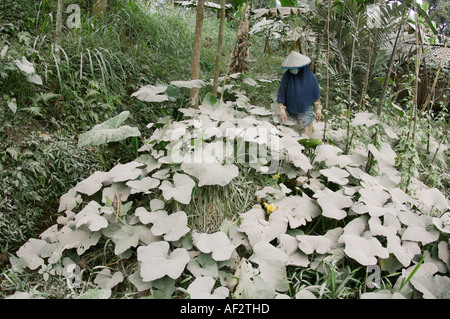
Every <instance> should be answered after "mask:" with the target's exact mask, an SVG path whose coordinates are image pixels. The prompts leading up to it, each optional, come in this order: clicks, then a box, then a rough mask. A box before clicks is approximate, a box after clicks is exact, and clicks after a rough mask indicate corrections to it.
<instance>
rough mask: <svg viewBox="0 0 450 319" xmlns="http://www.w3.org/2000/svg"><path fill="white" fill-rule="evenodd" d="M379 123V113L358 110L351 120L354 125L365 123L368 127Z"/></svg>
mask: <svg viewBox="0 0 450 319" xmlns="http://www.w3.org/2000/svg"><path fill="white" fill-rule="evenodd" d="M378 123H380V120H379V119H378V117H377V115H376V114H374V113H370V112H358V113H356V114H355V117H354V118H353V120H352V121H351V125H353V126H359V125H365V126H367V127H371V126H373V125H375V124H378Z"/></svg>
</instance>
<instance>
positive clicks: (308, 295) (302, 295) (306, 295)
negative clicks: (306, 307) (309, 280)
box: [295, 288, 317, 299]
mask: <svg viewBox="0 0 450 319" xmlns="http://www.w3.org/2000/svg"><path fill="white" fill-rule="evenodd" d="M295 299H317V297H316V295H315V294H313V293H312V292H311V291H309V290H308V289H306V288H305V289H302V290H300V291H299V292H297V293H296V294H295Z"/></svg>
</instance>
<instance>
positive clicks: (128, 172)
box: [108, 161, 144, 183]
mask: <svg viewBox="0 0 450 319" xmlns="http://www.w3.org/2000/svg"><path fill="white" fill-rule="evenodd" d="M143 168H144V164H142V163H139V162H136V161H131V162H129V163H126V164H120V163H119V164H117V165H116V166H114V167H113V168H112V169H111V170H110V171H109V175H110V179H109V180H108V181H109V182H116V183H117V182H125V181H129V180H134V179H136V178H138V177H139V176H140V175H141V174H142V173H143Z"/></svg>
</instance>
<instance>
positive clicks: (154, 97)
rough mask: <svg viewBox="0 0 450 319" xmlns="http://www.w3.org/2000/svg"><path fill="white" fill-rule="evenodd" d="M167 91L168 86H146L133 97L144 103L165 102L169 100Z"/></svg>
mask: <svg viewBox="0 0 450 319" xmlns="http://www.w3.org/2000/svg"><path fill="white" fill-rule="evenodd" d="M166 91H167V86H166V85H158V86H154V85H146V86H143V87H141V88H140V89H139V90H138V91H136V92H134V93H133V94H131V96H132V97H136V98H137V99H138V100H141V101H144V102H164V101H168V100H169V97H168V96H167V94H164V93H166Z"/></svg>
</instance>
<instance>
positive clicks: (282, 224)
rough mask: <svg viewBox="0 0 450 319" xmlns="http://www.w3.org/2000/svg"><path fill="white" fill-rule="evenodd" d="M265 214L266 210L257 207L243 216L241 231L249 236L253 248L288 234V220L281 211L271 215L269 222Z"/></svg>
mask: <svg viewBox="0 0 450 319" xmlns="http://www.w3.org/2000/svg"><path fill="white" fill-rule="evenodd" d="M264 214H265V212H264V210H262V209H261V208H258V207H256V208H253V209H251V210H249V211H248V212H246V213H244V214H242V215H241V218H242V223H241V225H240V226H239V231H240V232H244V233H245V234H247V236H248V239H249V241H250V244H251V245H252V246H254V245H255V244H256V243H257V242H259V241H266V242H270V241H272V240H273V239H275V238H277V237H278V236H280V235H281V234H284V233H286V229H287V224H288V220H287V218H286V217H284V215H283V213H282V212H280V210H276V211H275V212H273V213H272V214H270V216H269V220H268V221H267V220H266V219H265V216H264Z"/></svg>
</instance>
